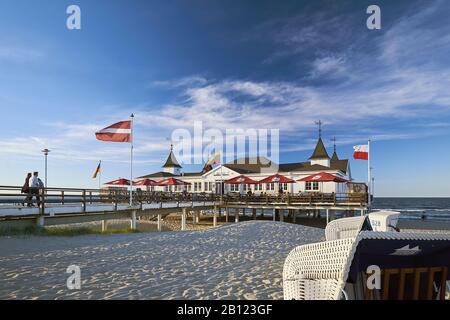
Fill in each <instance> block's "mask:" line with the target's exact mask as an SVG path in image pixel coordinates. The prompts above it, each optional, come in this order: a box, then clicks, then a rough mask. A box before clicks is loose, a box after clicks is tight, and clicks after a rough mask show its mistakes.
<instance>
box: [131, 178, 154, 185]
mask: <svg viewBox="0 0 450 320" xmlns="http://www.w3.org/2000/svg"><path fill="white" fill-rule="evenodd" d="M133 185H134V186H149V187H151V186H157V185H158V182H156V181H155V180H152V179H148V178H146V179H142V180H139V181H135V182H133Z"/></svg>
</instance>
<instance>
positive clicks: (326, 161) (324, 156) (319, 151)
mask: <svg viewBox="0 0 450 320" xmlns="http://www.w3.org/2000/svg"><path fill="white" fill-rule="evenodd" d="M316 124H317V125H318V126H319V140H317V144H316V148H315V149H314V152H313V154H312V156H311V157H309V160H310V161H311V165H314V164H318V165H321V166H324V167H330V157H329V156H328V153H327V149H325V146H324V144H323V141H322V124H323V123H322V121H320V120H319V121H317V122H316Z"/></svg>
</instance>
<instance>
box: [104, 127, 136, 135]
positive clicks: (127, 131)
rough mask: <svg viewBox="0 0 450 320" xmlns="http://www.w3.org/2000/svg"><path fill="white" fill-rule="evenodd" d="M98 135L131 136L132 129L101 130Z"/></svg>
mask: <svg viewBox="0 0 450 320" xmlns="http://www.w3.org/2000/svg"><path fill="white" fill-rule="evenodd" d="M97 133H123V134H131V129H116V128H105V129H102V130H100V131H99V132H97Z"/></svg>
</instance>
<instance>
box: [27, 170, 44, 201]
mask: <svg viewBox="0 0 450 320" xmlns="http://www.w3.org/2000/svg"><path fill="white" fill-rule="evenodd" d="M42 188H44V183H43V182H42V180H41V179H40V178H39V172H37V171H36V172H33V178H32V179H31V183H30V191H31V200H33V196H36V201H37V205H38V207H40V206H41V195H40V190H41V189H42Z"/></svg>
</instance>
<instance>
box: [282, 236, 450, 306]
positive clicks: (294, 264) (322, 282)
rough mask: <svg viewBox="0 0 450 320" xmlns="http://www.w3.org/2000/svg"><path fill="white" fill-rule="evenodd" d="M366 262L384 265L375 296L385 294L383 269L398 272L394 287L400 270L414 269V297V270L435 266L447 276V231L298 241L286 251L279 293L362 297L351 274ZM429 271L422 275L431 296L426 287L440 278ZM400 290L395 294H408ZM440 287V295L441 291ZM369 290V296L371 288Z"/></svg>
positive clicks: (449, 258) (449, 247)
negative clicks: (426, 274)
mask: <svg viewBox="0 0 450 320" xmlns="http://www.w3.org/2000/svg"><path fill="white" fill-rule="evenodd" d="M369 265H378V266H379V267H380V268H381V269H382V270H389V272H384V273H383V276H384V280H383V281H384V282H383V285H384V286H385V287H386V286H387V287H388V290H384V289H383V288H381V289H382V290H384V292H383V293H381V291H380V292H378V297H379V298H385V299H386V298H388V299H389V298H390V296H389V294H390V291H389V290H390V288H389V274H395V273H396V274H398V275H399V276H401V277H402V278H401V279H402V280H399V281H400V283H399V284H398V283H397V284H398V287H399V288H400V287H401V285H403V286H405V285H406V284H405V279H406V272H409V273H410V272H413V273H415V274H416V273H417V272H419V278H417V276H416V278H415V280H414V281H415V282H414V298H420V297H422V296H423V293H422V292H421V291H420V290H422V289H421V288H422V287H423V286H422V287H421V286H420V285H419V284H420V283H419V282H420V280H421V278H420V272H434V273H436V272H441V273H440V274H441V277H442V278H445V279H448V272H447V271H448V268H449V267H450V234H424V233H402V232H375V231H362V232H360V233H359V234H358V235H357V236H356V237H348V238H344V239H338V240H332V241H325V242H321V243H313V244H307V245H302V246H299V247H297V248H295V249H294V250H292V251H291V253H289V255H288V257H287V258H286V261H285V263H284V269H283V291H284V299H286V300H292V299H295V300H339V299H344V298H345V299H347V298H348V299H363V298H364V296H365V295H366V294H367V289H365V288H363V293H361V290H359V292H358V290H357V289H358V283H357V281H358V280H357V279H361V278H360V276H361V274H363V275H365V270H366V269H367V266H369ZM396 268H397V269H396ZM392 270H394V271H392ZM434 273H433V277H428V278H427V279H429V283H430V279H431V283H432V285H430V284H428V285H427V288H428V289H427V290H428V291H427V293H426V295H427V297H428V298H429V297H431V296H432V297H435V296H436V292H432V288H434V287H436V285H437V284H438V285H439V284H441V283H442V281H441V280H442V278H439V279H441V280H439V279H437V280H435V277H434ZM386 276H387V277H388V278H387V279H388V280H387V282H386ZM408 279H409V278H408ZM396 281H397V280H396ZM402 281H403V284H402ZM386 283H387V285H386ZM391 283H392V285H391V287H392V286H394V282H393V281H391ZM443 283H444V286H441V287H443V288H445V281H444V282H443ZM422 284H423V281H422ZM416 286H417V288H416ZM419 289H420V290H419ZM399 290H400V289H399ZM404 291H405V290H403V292H402V293H401V294H399V298H403V297H404V296H405V294H410V293H409V292H406V293H405V292H404ZM416 291H417V292H416ZM441 291H442V290H441ZM443 291H444V293H443V294H442V292H441V293H440V296H439V297H441V298H442V297H444V295H445V290H443ZM433 294H434V295H433ZM370 295H371V297H372V298H373V297H374V295H373V292H370Z"/></svg>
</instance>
